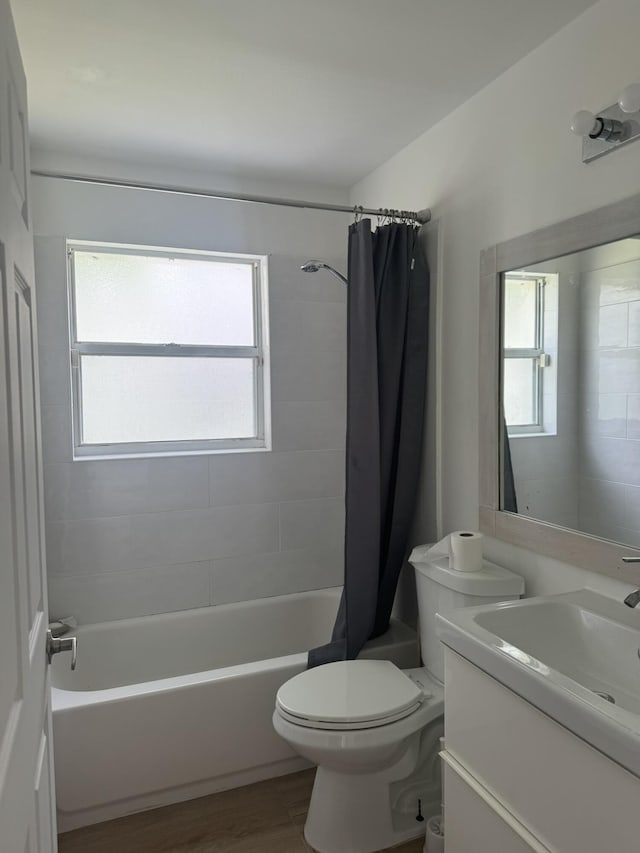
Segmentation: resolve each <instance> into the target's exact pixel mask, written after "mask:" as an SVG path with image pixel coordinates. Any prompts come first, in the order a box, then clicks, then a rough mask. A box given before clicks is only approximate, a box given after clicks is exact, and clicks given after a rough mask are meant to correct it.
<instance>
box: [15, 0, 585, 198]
mask: <svg viewBox="0 0 640 853" xmlns="http://www.w3.org/2000/svg"><path fill="white" fill-rule="evenodd" d="M593 2H594V0H107V2H105V0H12V4H11V5H12V8H13V12H14V17H15V20H16V27H17V30H18V37H19V40H20V45H21V49H22V55H23V59H24V63H25V68H26V73H27V79H28V83H29V98H30V122H31V133H32V137H33V142H34V144H35V145H36V146H38V147H46V148H51V149H57V150H62V151H70V152H75V153H78V154H79V153H82V154H83V155H92V156H96V157H109V158H113V159H126V160H134V161H143V162H146V163H149V162H154V163H159V164H161V163H166V164H171V165H172V166H173V167H176V166H181V167H184V168H190V169H202V168H204V169H207V170H212V171H216V172H228V173H232V174H245V175H260V176H263V177H288V178H295V179H299V178H301V179H305V180H307V181H322V182H328V183H331V184H335V185H341V186H348V185H351V184H353V183H355V182H356V181H357V180H359V179H360V178H361V177H363V176H364V175H366V174H367V173H368V172H370V171H371V170H372V169H373V168H375V167H376V166H377V165H378V164H380V163H381V162H383V161H384V160H385V159H387V158H388V157H389V156H391V155H392V154H393V153H395V152H396V151H398V150H399V149H400V148H402V147H404V146H405V145H406V144H408V143H409V142H410V141H411V140H413V139H415V138H416V137H417V136H419V135H420V134H421V133H423V132H424V131H425V130H427V129H428V128H429V127H431V126H432V125H434V124H435V123H436V122H438V121H439V120H440V119H442V118H443V117H444V116H445V115H447V114H448V113H449V112H451V111H452V110H454V109H455V108H456V107H457V106H459V105H460V104H461V103H463V102H464V101H465V100H467V99H468V98H469V97H471V96H472V95H473V94H474V93H475V92H477V91H479V90H480V89H481V88H482V87H483V86H485V85H486V84H487V83H489V82H490V81H491V80H493V79H495V78H496V77H497V76H499V75H500V74H501V73H502V72H503V71H504V70H505V69H507V68H508V67H509V66H510V65H512V64H513V63H514V62H516V61H517V60H518V59H520V58H521V57H522V56H524V55H525V54H526V53H528V52H529V51H530V50H532V49H533V48H534V47H535V46H536V45H538V44H540V43H541V42H542V41H544V40H545V39H546V38H548V37H549V36H550V35H551V34H553V33H554V32H556V31H557V30H558V29H560V28H561V27H562V26H564V25H565V24H566V23H568V22H569V21H570V20H572V19H573V18H575V17H576V16H577V15H579V14H580V13H581V12H582V11H584V10H585V9H586V8H587V7H589V6H591V5H593Z"/></svg>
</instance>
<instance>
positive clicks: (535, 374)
mask: <svg viewBox="0 0 640 853" xmlns="http://www.w3.org/2000/svg"><path fill="white" fill-rule="evenodd" d="M507 279H510V280H519V281H535V282H536V315H535V326H536V328H535V346H533V347H528V348H515V347H505V346H503V348H502V357H503V359H504V360H505V361H506V360H507V359H518V358H526V359H532V360H533V367H534V369H533V371H532V376H531V396H532V401H533V410H534V421H533V422H532V423H528V424H507V430H508V433H509V435H510V436H519V435H530V434H532V435H540V434H541V433H544V431H545V430H544V411H543V387H544V377H543V371H544V369H545V367H548V366H549V356H548V355H547V353H545V351H544V292H545V285H546V281H545V277H544V275H537V274H535V273H531V274H527V273H509V274H507V273H505V274H504V276H503V282H504V284H503V288H505V287H506V281H507ZM503 299H505V296H504V295H503ZM503 314H504V312H503Z"/></svg>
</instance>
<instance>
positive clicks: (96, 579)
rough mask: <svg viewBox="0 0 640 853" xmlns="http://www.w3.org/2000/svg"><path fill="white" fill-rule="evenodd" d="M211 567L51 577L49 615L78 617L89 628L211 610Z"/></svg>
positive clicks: (208, 564) (206, 564) (202, 564)
mask: <svg viewBox="0 0 640 853" xmlns="http://www.w3.org/2000/svg"><path fill="white" fill-rule="evenodd" d="M210 565H211V564H210V563H209V562H203V563H188V564H183V565H179V566H170V567H169V568H162V569H139V570H138V571H134V572H127V571H123V572H108V573H104V574H101V575H97V576H96V575H93V576H82V575H71V576H69V575H67V576H63V577H55V576H54V577H50V578H49V612H50V614H51V618H52V619H58V618H62V617H64V616H75V618H76V619H77V620H78V622H79V623H80V624H87V623H93V622H107V621H110V620H112V619H128V618H131V617H134V616H150V615H152V614H154V613H168V612H172V611H174V610H189V609H190V608H192V607H206V606H207V605H208V604H209V575H210Z"/></svg>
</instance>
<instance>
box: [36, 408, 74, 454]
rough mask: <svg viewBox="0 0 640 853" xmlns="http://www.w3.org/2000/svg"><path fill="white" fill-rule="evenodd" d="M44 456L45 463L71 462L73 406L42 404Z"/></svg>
mask: <svg viewBox="0 0 640 853" xmlns="http://www.w3.org/2000/svg"><path fill="white" fill-rule="evenodd" d="M41 415H42V457H43V459H44V463H45V465H46V464H48V463H51V462H71V460H72V458H73V436H72V434H71V408H70V407H69V406H68V405H66V406H42V407H41Z"/></svg>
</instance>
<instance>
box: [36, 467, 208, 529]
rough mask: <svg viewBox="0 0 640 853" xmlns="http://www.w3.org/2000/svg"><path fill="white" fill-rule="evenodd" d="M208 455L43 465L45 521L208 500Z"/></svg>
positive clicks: (192, 504)
mask: <svg viewBox="0 0 640 853" xmlns="http://www.w3.org/2000/svg"><path fill="white" fill-rule="evenodd" d="M208 464H209V462H208V457H206V456H192V457H183V458H175V459H108V460H107V459H105V460H100V461H98V462H90V461H81V462H66V463H59V464H54V465H46V466H45V470H44V478H45V509H46V515H47V519H48V520H49V521H58V520H63V519H74V518H99V517H101V516H110V515H129V514H134V513H149V512H161V511H164V510H179V509H196V508H198V507H206V506H208V504H209V471H208Z"/></svg>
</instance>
